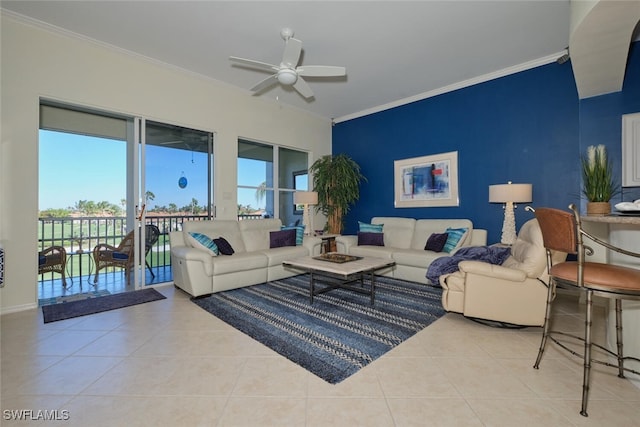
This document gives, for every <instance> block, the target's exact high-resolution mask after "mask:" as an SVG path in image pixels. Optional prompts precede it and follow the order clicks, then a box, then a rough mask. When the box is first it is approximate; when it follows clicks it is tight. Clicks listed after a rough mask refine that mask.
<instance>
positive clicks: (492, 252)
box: [426, 246, 511, 286]
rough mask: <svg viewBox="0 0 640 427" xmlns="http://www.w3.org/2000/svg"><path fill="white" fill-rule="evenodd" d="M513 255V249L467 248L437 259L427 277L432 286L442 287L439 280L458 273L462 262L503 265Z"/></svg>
mask: <svg viewBox="0 0 640 427" xmlns="http://www.w3.org/2000/svg"><path fill="white" fill-rule="evenodd" d="M510 254H511V248H505V247H500V246H467V247H462V248H460V249H459V250H458V251H457V252H456V253H455V254H453V255H452V256H444V257H441V258H436V259H435V260H433V262H432V263H431V264H430V265H429V268H428V269H427V274H426V277H427V279H429V281H430V282H431V284H433V285H438V286H439V285H440V283H439V280H438V279H439V278H440V276H441V275H443V274H449V273H453V272H456V271H458V263H459V262H460V261H468V260H475V261H483V262H488V263H490V264H497V265H500V264H502V263H503V262H504V261H505V260H506V259H507V258H508V257H509V255H510Z"/></svg>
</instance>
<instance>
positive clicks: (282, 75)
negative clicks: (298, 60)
mask: <svg viewBox="0 0 640 427" xmlns="http://www.w3.org/2000/svg"><path fill="white" fill-rule="evenodd" d="M296 80H298V73H296V72H295V70H292V69H291V68H283V69H281V70H280V71H278V81H279V82H280V84H283V85H285V86H291V85H292V84H294V83H295V82H296Z"/></svg>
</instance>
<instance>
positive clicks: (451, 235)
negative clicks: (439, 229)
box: [442, 228, 469, 253]
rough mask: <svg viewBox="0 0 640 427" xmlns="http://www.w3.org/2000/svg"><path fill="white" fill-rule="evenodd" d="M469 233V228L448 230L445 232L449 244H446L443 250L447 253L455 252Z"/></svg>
mask: <svg viewBox="0 0 640 427" xmlns="http://www.w3.org/2000/svg"><path fill="white" fill-rule="evenodd" d="M467 231H469V229H468V228H447V230H446V231H445V232H446V233H447V234H448V236H447V243H445V244H444V248H442V250H443V251H444V252H447V253H451V252H453V250H454V249H456V248H457V247H458V245H459V244H460V243H461V241H462V238H463V237H464V235H465V234H466V233H467Z"/></svg>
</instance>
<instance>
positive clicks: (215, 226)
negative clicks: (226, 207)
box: [182, 219, 269, 252]
mask: <svg viewBox="0 0 640 427" xmlns="http://www.w3.org/2000/svg"><path fill="white" fill-rule="evenodd" d="M251 221H253V220H251ZM255 221H259V220H255ZM240 222H244V221H235V220H227V219H214V220H212V221H185V222H184V223H183V224H182V231H183V233H184V238H185V241H186V242H187V244H189V242H188V241H187V239H188V237H187V233H189V232H196V233H202V234H205V235H207V236H210V237H212V238H214V237H220V236H222V237H224V238H225V239H226V240H227V241H228V242H229V244H231V246H232V247H233V249H234V251H235V252H245V251H246V249H245V246H244V242H243V240H242V234H241V233H240V226H239V223H240ZM266 238H267V242H266V243H265V248H267V247H269V240H268V239H269V235H268V234H267V237H266Z"/></svg>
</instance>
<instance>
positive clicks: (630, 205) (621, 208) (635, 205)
mask: <svg viewBox="0 0 640 427" xmlns="http://www.w3.org/2000/svg"><path fill="white" fill-rule="evenodd" d="M614 207H615V208H616V210H617V211H618V212H621V213H640V200H636V201H634V202H620V203H616V205H615V206H614Z"/></svg>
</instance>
